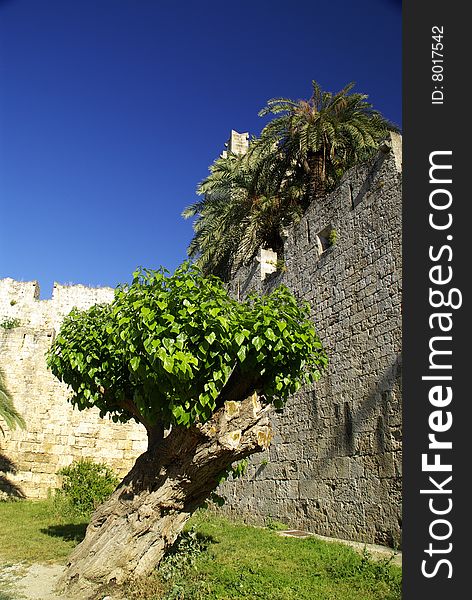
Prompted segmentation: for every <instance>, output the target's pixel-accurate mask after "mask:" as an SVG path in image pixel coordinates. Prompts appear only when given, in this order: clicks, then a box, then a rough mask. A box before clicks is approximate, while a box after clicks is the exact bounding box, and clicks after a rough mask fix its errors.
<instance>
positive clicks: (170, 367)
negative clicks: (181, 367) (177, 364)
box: [163, 355, 174, 373]
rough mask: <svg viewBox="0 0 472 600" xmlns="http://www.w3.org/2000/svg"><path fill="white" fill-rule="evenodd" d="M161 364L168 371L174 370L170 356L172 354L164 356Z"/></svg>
mask: <svg viewBox="0 0 472 600" xmlns="http://www.w3.org/2000/svg"><path fill="white" fill-rule="evenodd" d="M163 366H164V369H165V370H166V371H167V372H168V373H172V371H173V370H174V359H173V358H172V356H169V355H166V357H165V358H164V365H163Z"/></svg>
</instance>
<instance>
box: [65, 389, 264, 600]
mask: <svg viewBox="0 0 472 600" xmlns="http://www.w3.org/2000/svg"><path fill="white" fill-rule="evenodd" d="M268 410H269V407H264V408H263V407H262V406H261V404H260V403H259V401H258V399H257V396H256V395H254V396H252V397H250V398H247V399H246V400H243V401H242V402H226V403H225V405H224V406H223V407H222V408H220V409H219V410H218V411H217V412H216V413H215V414H214V415H213V417H212V419H211V420H210V421H208V422H207V423H205V424H204V425H197V426H193V427H191V428H190V429H184V428H181V427H175V428H174V429H172V431H171V432H170V434H169V435H168V436H167V437H165V438H164V439H162V440H161V441H160V442H159V443H157V444H154V445H150V446H151V447H150V448H149V449H148V451H147V452H145V453H144V454H142V455H141V456H140V457H139V458H138V459H137V461H136V463H135V465H134V467H133V468H132V469H131V471H130V472H129V473H128V475H127V476H126V477H125V478H124V480H123V482H122V483H121V484H120V485H119V486H118V488H117V489H116V490H115V492H114V493H113V494H112V496H111V497H110V498H109V499H108V500H107V501H106V502H105V503H104V504H102V505H101V506H100V507H99V508H98V509H97V510H96V511H95V513H94V514H93V516H92V520H91V522H90V525H89V526H88V528H87V532H86V536H85V539H84V540H83V541H82V542H81V543H80V544H79V545H78V546H77V548H76V549H75V550H74V551H73V553H72V554H71V556H70V558H69V561H68V564H67V570H66V572H65V574H64V576H63V578H62V580H61V582H60V586H61V587H63V588H65V587H67V590H68V595H69V597H72V596H73V595H77V594H78V595H79V596H80V597H81V598H86V597H88V596H87V590H91V589H93V587H95V586H97V585H100V584H105V583H109V582H115V583H118V584H121V583H123V582H124V581H126V580H128V579H131V578H133V577H135V576H139V575H146V574H149V573H150V572H151V571H152V570H153V569H154V568H155V567H156V565H157V564H158V563H159V561H160V560H161V558H162V557H163V555H164V553H165V552H166V551H167V550H168V549H169V548H170V547H171V546H172V544H173V543H174V541H175V539H176V538H177V536H178V535H179V533H180V532H181V531H182V528H183V527H184V525H185V523H186V522H187V520H188V519H189V517H190V516H191V514H192V513H193V512H194V510H195V509H196V508H198V507H199V506H201V504H202V503H203V502H204V501H205V499H207V498H208V496H209V495H210V493H211V492H212V491H213V490H214V489H215V488H216V487H217V485H218V476H219V475H220V474H221V472H222V471H223V470H225V469H227V468H228V466H229V465H231V463H232V462H234V461H237V460H240V459H242V458H245V457H247V456H249V455H251V454H253V453H255V452H260V451H262V450H263V449H265V448H266V447H267V446H268V445H269V443H270V439H271V437H272V432H271V428H270V423H269V418H268Z"/></svg>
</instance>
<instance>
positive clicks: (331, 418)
mask: <svg viewBox="0 0 472 600" xmlns="http://www.w3.org/2000/svg"><path fill="white" fill-rule="evenodd" d="M390 149H391V150H390V152H388V153H382V152H381V153H379V155H378V157H377V159H376V160H375V161H373V162H372V164H370V165H368V166H363V167H360V168H357V169H354V170H352V171H350V172H349V173H347V174H346V175H345V177H344V179H343V181H342V183H341V185H340V186H339V187H338V189H337V190H336V191H335V192H334V193H333V194H331V195H330V196H329V197H328V198H327V199H324V200H322V201H319V202H314V203H313V204H312V205H311V206H310V208H309V210H308V212H307V213H306V215H305V216H304V217H303V218H302V219H301V220H300V222H299V223H298V224H296V225H294V226H292V227H291V228H290V230H289V231H287V239H286V242H285V246H284V255H283V257H282V256H279V257H278V258H279V260H280V259H283V261H284V265H283V266H282V271H283V272H279V273H278V274H277V273H274V274H273V275H269V276H266V277H265V279H264V281H261V277H260V272H261V267H260V265H259V264H258V263H257V262H254V263H253V264H252V265H249V266H248V267H245V268H244V269H241V270H240V271H239V272H238V273H237V274H236V275H235V277H234V278H233V280H232V282H231V289H232V292H233V294H235V295H239V296H240V297H244V295H245V294H247V293H248V292H249V291H250V290H252V289H257V290H259V291H262V292H267V291H270V289H272V288H273V287H274V286H276V285H277V284H279V283H284V284H285V285H287V287H288V288H289V289H291V290H292V291H293V292H294V293H295V294H296V295H297V296H298V297H299V298H300V299H305V300H308V301H309V302H310V304H311V306H312V309H313V317H314V320H315V323H316V327H317V331H318V333H319V335H320V338H321V340H322V342H323V345H324V347H325V348H326V350H327V352H328V355H329V360H330V364H329V368H328V372H327V373H326V374H325V375H324V376H323V378H322V379H321V380H320V381H319V382H318V383H317V384H316V386H315V387H314V389H313V390H309V389H307V390H305V391H303V392H301V393H299V394H297V395H296V396H295V397H293V398H291V400H290V401H289V403H288V406H287V407H286V409H285V410H284V412H283V414H276V415H274V418H273V424H274V429H275V432H276V436H275V439H274V440H273V442H272V445H271V447H270V449H269V450H268V451H267V452H264V453H263V454H259V455H257V456H255V457H253V458H252V460H251V461H250V466H249V469H248V472H247V474H246V475H245V476H244V477H243V478H242V479H241V480H238V481H236V482H227V483H225V485H224V486H223V495H224V496H225V497H226V498H227V505H226V510H234V511H235V512H238V513H241V512H242V513H244V514H246V515H247V516H248V518H250V520H262V519H264V518H267V517H270V518H273V519H277V520H279V521H283V522H285V523H287V524H289V525H291V526H293V527H298V528H303V529H307V530H309V531H313V532H317V533H320V534H323V535H328V536H336V537H340V538H344V539H351V540H358V541H363V542H376V543H382V544H388V545H391V546H394V545H399V544H400V540H401V425H402V411H401V215H402V213H401V172H400V169H401V138H400V136H393V139H392V141H391V142H390ZM384 150H385V151H388V148H385V149H384ZM330 228H331V229H335V230H336V234H337V240H336V243H335V244H334V245H332V246H331V247H329V248H327V249H325V250H324V251H323V250H322V245H321V244H320V237H324V236H318V234H319V233H320V232H323V233H324V234H325V235H326V230H327V229H328V230H329V229H330ZM321 241H323V240H321Z"/></svg>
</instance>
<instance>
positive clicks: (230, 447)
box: [48, 264, 327, 585]
mask: <svg viewBox="0 0 472 600" xmlns="http://www.w3.org/2000/svg"><path fill="white" fill-rule="evenodd" d="M308 317H309V313H308V307H307V306H306V305H303V306H299V305H298V304H297V302H296V300H295V299H294V298H293V296H292V295H291V294H290V293H289V292H288V290H287V289H285V288H279V289H278V290H276V291H274V292H273V293H272V294H271V295H269V296H265V297H257V296H251V297H250V298H248V299H247V301H245V302H243V303H238V302H236V301H235V300H232V299H231V298H230V297H229V296H228V294H227V292H226V291H225V289H224V287H223V285H222V282H221V281H220V280H219V279H217V278H216V277H204V276H203V275H202V274H201V272H200V271H199V270H198V269H197V268H195V267H194V266H189V265H187V264H186V265H183V266H182V267H180V268H179V269H177V270H176V272H175V273H174V274H173V275H172V276H170V275H169V274H168V273H167V272H165V271H164V270H160V271H151V270H139V271H137V272H136V273H135V274H134V279H133V282H132V283H131V284H130V285H126V286H122V287H119V288H118V289H117V290H116V293H115V299H114V301H113V302H112V303H111V304H110V305H100V306H94V307H92V308H90V309H89V310H87V311H78V310H74V311H73V312H71V314H70V315H69V316H68V317H67V318H66V319H65V321H64V323H63V325H62V327H61V330H60V332H59V335H58V336H57V338H56V340H55V342H54V344H53V346H52V348H51V350H50V352H49V356H48V363H49V366H50V368H51V369H52V372H53V373H54V374H55V375H56V376H57V377H58V378H59V379H61V380H62V381H64V382H65V383H67V384H68V385H69V386H70V387H71V389H72V392H73V395H72V397H71V401H72V403H73V404H74V405H75V406H77V407H78V408H79V409H80V410H82V409H85V408H88V407H92V406H95V407H98V408H99V410H100V414H101V416H103V417H106V416H110V417H111V418H112V419H113V420H115V421H122V422H126V421H129V420H133V419H134V420H135V421H138V422H139V423H142V424H143V425H144V427H145V428H146V431H147V434H148V440H149V443H148V450H147V452H145V453H144V454H143V455H142V456H140V457H139V458H138V459H137V461H136V463H135V465H134V467H133V469H132V470H131V471H130V473H129V474H128V475H127V476H126V477H125V478H124V480H123V482H122V483H121V484H120V485H119V486H118V488H117V490H116V491H115V492H114V493H113V494H112V496H111V497H110V499H108V500H107V501H106V502H105V503H104V504H103V505H102V506H101V507H99V508H98V509H97V510H96V511H95V513H94V515H93V517H92V521H91V524H90V526H89V528H88V530H87V535H86V538H85V540H84V541H83V542H82V543H81V544H80V545H79V546H78V547H77V549H76V550H75V551H74V553H73V555H72V556H71V560H70V564H69V569H68V570H67V572H66V575H65V579H64V581H65V582H68V583H69V584H71V583H72V584H73V585H79V583H80V582H86V581H87V580H92V581H94V582H100V583H103V582H104V581H107V580H108V579H110V578H114V579H115V580H116V581H118V582H119V581H123V580H125V579H127V578H128V577H131V576H133V575H138V574H143V573H147V572H149V571H150V570H151V569H153V568H154V566H155V565H156V564H157V563H158V562H159V560H160V559H161V557H162V556H163V554H164V552H165V551H166V550H167V549H168V548H169V547H170V546H171V545H172V543H173V542H174V540H175V538H176V536H177V535H178V533H179V532H180V531H181V529H182V527H183V525H184V524H185V522H186V521H187V519H188V518H189V516H190V515H191V513H192V512H193V511H194V510H195V509H196V508H197V507H198V506H200V505H202V503H204V502H205V500H206V499H207V498H208V497H209V496H210V495H211V494H212V492H213V491H214V490H215V488H216V487H217V485H218V481H219V480H220V478H221V475H222V473H224V472H225V471H227V470H228V468H230V467H231V465H232V464H233V463H234V462H236V461H239V460H241V459H244V458H246V457H247V456H249V455H251V454H252V453H254V452H258V451H261V450H263V449H264V448H266V447H267V445H268V444H269V442H270V439H271V436H272V434H271V429H270V422H269V418H268V414H269V411H270V408H271V407H275V408H277V409H281V408H282V407H283V406H284V403H285V401H286V400H287V398H288V397H289V396H290V395H292V394H294V393H295V392H296V391H297V390H298V389H299V388H300V386H301V385H302V384H303V383H304V382H308V383H312V382H314V381H316V380H317V379H318V378H319V377H320V374H321V371H322V370H323V368H324V367H325V365H326V362H327V359H326V356H325V353H324V351H323V349H322V346H321V343H320V341H319V339H318V337H317V335H316V333H315V330H314V328H313V325H312V324H311V322H310V321H309V319H308ZM169 430H170V432H169Z"/></svg>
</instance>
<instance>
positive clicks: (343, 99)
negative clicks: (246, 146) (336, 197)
mask: <svg viewBox="0 0 472 600" xmlns="http://www.w3.org/2000/svg"><path fill="white" fill-rule="evenodd" d="M312 85H313V93H312V96H311V98H310V99H309V100H296V101H295V100H290V99H287V98H274V99H272V100H269V101H268V103H267V106H266V107H265V108H263V109H262V110H261V111H260V112H259V115H260V116H266V115H279V116H276V118H275V119H273V120H272V121H270V122H269V123H268V124H267V125H266V126H265V128H264V129H263V130H262V133H261V138H260V141H259V142H258V144H260V145H262V146H264V147H266V148H268V147H271V148H277V150H278V151H279V152H280V154H281V155H282V156H284V157H285V162H286V167H287V170H290V171H291V173H292V175H293V176H295V177H306V178H307V179H308V181H309V185H310V191H311V195H312V197H319V196H322V195H324V194H325V193H326V192H327V191H329V190H330V189H332V188H333V187H334V185H335V184H336V183H337V181H339V178H340V177H341V176H342V174H343V173H345V171H346V170H347V169H349V168H350V167H351V166H353V165H354V164H356V163H359V162H363V161H365V160H367V159H368V158H370V157H371V156H373V154H375V152H376V151H377V149H378V147H379V145H380V142H381V141H382V140H384V139H385V137H386V136H387V134H388V132H389V131H394V130H397V128H396V126H395V125H393V124H392V123H390V122H389V121H388V120H387V119H385V118H384V117H383V116H382V115H381V114H380V113H379V112H378V111H376V110H374V109H373V108H372V105H371V104H370V103H369V102H367V97H368V96H367V95H365V94H358V93H350V92H351V90H352V88H353V87H354V83H350V84H348V85H346V86H345V87H344V88H343V89H342V90H340V91H339V92H337V93H336V94H333V93H331V92H324V91H323V90H322V89H321V87H320V85H319V84H318V83H317V82H316V81H313V82H312Z"/></svg>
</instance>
